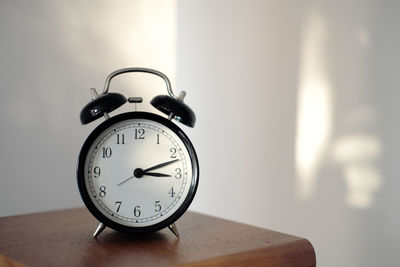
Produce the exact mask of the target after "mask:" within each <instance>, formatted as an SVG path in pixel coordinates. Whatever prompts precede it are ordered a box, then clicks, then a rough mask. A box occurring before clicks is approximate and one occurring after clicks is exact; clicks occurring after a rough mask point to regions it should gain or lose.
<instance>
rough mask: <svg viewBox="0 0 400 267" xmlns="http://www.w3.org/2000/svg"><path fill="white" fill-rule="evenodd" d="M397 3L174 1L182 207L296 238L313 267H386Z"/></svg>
mask: <svg viewBox="0 0 400 267" xmlns="http://www.w3.org/2000/svg"><path fill="white" fill-rule="evenodd" d="M399 11H400V4H399V2H395V1H354V0H353V1H254V0H252V1H228V0H218V1H194V0H193V1H188V0H185V1H178V17H177V21H178V24H177V25H178V32H177V33H178V39H177V40H178V41H177V84H178V87H179V88H185V89H186V90H187V92H188V96H187V98H186V99H187V100H186V101H187V103H189V104H192V107H193V109H194V110H195V111H196V112H197V116H198V122H197V125H196V128H195V130H194V131H193V133H192V134H191V135H192V136H193V140H194V144H195V145H196V147H197V149H198V154H199V160H200V166H201V167H200V169H201V174H200V175H201V177H200V178H201V180H200V181H201V182H200V186H199V191H198V195H197V197H196V199H195V201H194V204H193V209H194V210H196V211H200V212H204V213H208V214H212V215H216V216H220V217H225V218H229V219H232V220H236V221H241V222H245V223H249V224H253V225H258V226H262V227H266V228H270V229H275V230H278V231H282V232H286V233H292V234H295V235H300V236H303V237H306V238H308V239H309V240H310V241H311V242H312V243H313V245H314V247H315V250H316V253H317V261H318V266H349V267H351V266H371V267H372V266H395V265H396V264H397V262H398V260H397V255H396V254H397V251H398V242H399V241H400V230H398V226H399V225H400V218H399V216H398V214H399V211H400V209H399V206H398V203H399V202H400V196H399V195H398V190H399V189H398V188H399V187H400V182H399V179H397V178H398V173H399V172H398V167H397V166H398V164H397V159H398V158H399V152H398V151H399V142H398V140H397V136H400V135H399V129H400V128H399V126H398V123H399V119H398V118H397V114H398V113H399V105H398V100H399V96H400V93H399V90H397V89H398V88H397V87H398V84H399V79H400V78H399V75H398V73H399V69H400V68H399V62H400V54H399V49H398V47H400V46H399V44H400V36H399V34H398V29H397V28H398V25H399V24H400V19H399V16H398V13H399Z"/></svg>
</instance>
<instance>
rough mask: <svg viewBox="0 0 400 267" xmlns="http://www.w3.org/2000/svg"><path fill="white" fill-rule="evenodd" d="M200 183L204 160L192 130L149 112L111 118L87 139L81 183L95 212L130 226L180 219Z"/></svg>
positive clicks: (139, 228)
mask: <svg viewBox="0 0 400 267" xmlns="http://www.w3.org/2000/svg"><path fill="white" fill-rule="evenodd" d="M197 183H198V162H197V157H196V153H195V151H194V148H193V146H192V145H191V143H190V141H189V139H188V138H187V137H186V135H185V134H184V133H183V132H182V131H181V130H180V129H179V128H178V127H177V126H176V125H175V124H173V123H172V122H171V121H169V120H167V119H165V118H163V117H160V116H158V115H155V114H151V113H145V112H131V113H124V114H121V115H118V116H115V117H112V118H110V119H108V120H106V121H105V122H104V123H103V124H101V125H100V126H98V128H96V129H95V130H94V131H93V133H92V134H91V135H90V136H89V137H88V139H87V140H86V142H85V144H84V146H83V148H82V151H81V154H80V156H79V163H78V185H79V189H80V192H81V195H82V198H83V200H84V202H85V204H86V206H87V207H88V208H89V210H90V211H91V212H92V214H93V215H94V216H95V217H96V218H97V219H98V220H99V221H101V222H103V223H104V224H105V225H107V226H109V227H112V228H114V229H116V230H121V231H128V232H143V231H154V230H158V229H161V228H163V227H166V226H168V225H170V224H171V223H173V222H174V221H175V220H176V219H178V218H179V217H180V216H181V215H182V214H183V213H184V212H185V211H186V209H187V208H188V206H189V205H190V203H191V201H192V199H193V197H194V194H195V192H196V188H197Z"/></svg>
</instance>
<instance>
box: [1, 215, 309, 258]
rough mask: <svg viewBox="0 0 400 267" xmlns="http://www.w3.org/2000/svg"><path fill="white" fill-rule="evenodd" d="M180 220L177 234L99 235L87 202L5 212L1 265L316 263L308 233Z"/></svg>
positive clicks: (217, 221) (196, 218) (207, 218)
mask: <svg viewBox="0 0 400 267" xmlns="http://www.w3.org/2000/svg"><path fill="white" fill-rule="evenodd" d="M176 224H177V226H178V228H179V231H180V233H181V237H180V238H179V239H178V238H176V237H175V236H174V235H173V234H172V232H170V231H169V230H168V229H164V230H161V231H159V232H155V233H152V234H148V235H127V234H122V233H119V232H116V231H113V230H111V229H108V228H107V229H106V230H104V231H103V232H102V233H101V234H100V235H99V237H98V238H97V239H95V238H93V237H92V233H93V231H94V229H95V228H96V226H97V221H96V220H95V219H94V218H93V217H92V216H91V215H90V213H89V212H88V211H87V210H86V209H84V208H79V209H70V210H62V211H54V212H45V213H36V214H29V215H21V216H11V217H3V218H0V254H1V255H0V266H3V265H6V266H23V265H28V266H177V265H179V266H244V265H247V266H315V253H314V249H313V247H312V245H311V243H310V242H309V241H308V240H306V239H304V238H300V237H295V236H291V235H287V234H282V233H278V232H274V231H270V230H266V229H261V228H257V227H252V226H248V225H244V224H240V223H236V222H232V221H227V220H223V219H219V218H215V217H210V216H206V215H202V214H198V213H193V212H187V213H186V214H185V215H184V216H183V217H182V218H181V219H179V220H178V221H177V223H176ZM20 264H21V265H20Z"/></svg>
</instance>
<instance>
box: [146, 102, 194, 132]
mask: <svg viewBox="0 0 400 267" xmlns="http://www.w3.org/2000/svg"><path fill="white" fill-rule="evenodd" d="M183 97H184V95H183V96H182V97H181V96H180V97H178V98H173V97H171V96H167V95H158V96H156V97H154V98H153V99H152V100H151V101H150V103H151V104H152V105H153V106H154V107H155V108H156V109H158V110H160V111H161V112H163V113H165V114H167V115H168V116H170V118H172V119H175V120H177V121H179V122H181V123H183V124H185V125H187V126H189V127H194V124H195V123H196V115H195V114H194V112H193V110H192V109H191V108H190V107H189V106H188V105H186V104H185V103H183Z"/></svg>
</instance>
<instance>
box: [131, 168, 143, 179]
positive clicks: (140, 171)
mask: <svg viewBox="0 0 400 267" xmlns="http://www.w3.org/2000/svg"><path fill="white" fill-rule="evenodd" d="M133 175H134V176H135V177H136V178H142V177H143V175H144V171H143V169H141V168H137V169H135V170H134V171H133Z"/></svg>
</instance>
